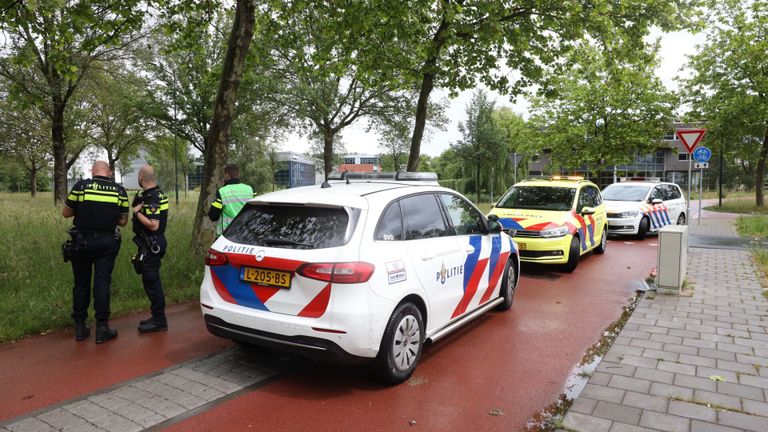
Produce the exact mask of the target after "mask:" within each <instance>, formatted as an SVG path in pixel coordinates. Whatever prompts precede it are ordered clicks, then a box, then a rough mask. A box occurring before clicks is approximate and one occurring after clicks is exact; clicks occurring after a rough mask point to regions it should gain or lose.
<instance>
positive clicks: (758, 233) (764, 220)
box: [736, 216, 768, 237]
mask: <svg viewBox="0 0 768 432" xmlns="http://www.w3.org/2000/svg"><path fill="white" fill-rule="evenodd" d="M736 230H737V231H738V232H739V235H740V236H742V237H768V216H739V218H738V219H736Z"/></svg>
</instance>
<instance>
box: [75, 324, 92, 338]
mask: <svg viewBox="0 0 768 432" xmlns="http://www.w3.org/2000/svg"><path fill="white" fill-rule="evenodd" d="M90 335H91V328H90V327H88V326H87V325H85V323H75V340H76V341H81V340H84V339H87V338H88V336H90Z"/></svg>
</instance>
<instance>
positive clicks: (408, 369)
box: [376, 303, 424, 384]
mask: <svg viewBox="0 0 768 432" xmlns="http://www.w3.org/2000/svg"><path fill="white" fill-rule="evenodd" d="M423 346H424V322H423V320H422V318H421V312H420V311H419V308H417V307H416V306H414V305H413V303H403V304H401V305H400V306H398V307H397V309H395V311H394V312H393V313H392V316H391V317H390V318H389V322H388V323H387V327H386V330H385V331H384V338H383V339H382V341H381V348H380V349H379V355H378V356H377V357H376V368H377V369H378V373H379V375H380V376H381V377H382V378H383V379H384V380H385V381H388V382H390V383H393V384H399V383H401V382H403V381H405V380H407V379H408V377H410V376H411V374H412V373H413V371H414V369H416V364H417V363H418V362H419V358H421V350H422V348H423Z"/></svg>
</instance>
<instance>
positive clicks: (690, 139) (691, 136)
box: [675, 129, 707, 154]
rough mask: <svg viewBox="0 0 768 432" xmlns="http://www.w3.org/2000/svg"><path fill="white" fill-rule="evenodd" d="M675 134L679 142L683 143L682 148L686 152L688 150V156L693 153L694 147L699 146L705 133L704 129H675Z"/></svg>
mask: <svg viewBox="0 0 768 432" xmlns="http://www.w3.org/2000/svg"><path fill="white" fill-rule="evenodd" d="M675 133H676V134H677V137H678V138H679V139H680V141H681V142H682V143H683V146H684V147H685V149H686V150H688V154H691V153H693V150H694V149H695V148H696V146H698V145H699V142H700V141H701V139H702V138H704V135H705V134H706V133H707V130H706V129H677V130H676V131H675Z"/></svg>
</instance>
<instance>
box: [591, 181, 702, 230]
mask: <svg viewBox="0 0 768 432" xmlns="http://www.w3.org/2000/svg"><path fill="white" fill-rule="evenodd" d="M602 195H603V199H604V200H605V208H606V210H607V212H608V234H624V235H633V236H635V237H636V238H637V239H639V240H642V239H644V238H645V236H646V235H647V234H648V233H653V232H657V231H658V230H659V229H661V228H662V227H664V226H666V225H685V222H686V220H687V218H686V214H685V211H686V207H687V206H686V201H685V198H684V197H683V192H682V190H680V187H679V186H678V185H676V184H674V183H666V182H661V181H658V180H653V179H651V180H645V179H627V180H626V181H621V182H619V183H614V184H612V185H609V186H607V187H606V188H605V189H603V192H602Z"/></svg>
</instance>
